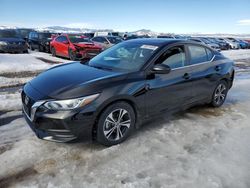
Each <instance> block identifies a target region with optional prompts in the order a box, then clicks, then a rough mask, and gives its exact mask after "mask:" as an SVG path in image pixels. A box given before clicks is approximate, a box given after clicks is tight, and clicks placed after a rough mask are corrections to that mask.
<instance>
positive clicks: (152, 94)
mask: <svg viewBox="0 0 250 188" xmlns="http://www.w3.org/2000/svg"><path fill="white" fill-rule="evenodd" d="M160 63H163V64H166V65H168V66H169V67H170V68H171V71H170V73H168V74H155V75H153V76H152V75H151V76H149V78H148V80H147V84H148V87H149V88H148V89H149V90H148V92H147V93H146V103H147V111H148V115H153V114H157V113H159V112H164V111H168V110H173V109H176V108H178V107H182V106H184V105H186V104H189V102H190V101H191V98H192V83H191V81H190V76H191V75H190V72H191V68H190V67H188V66H187V55H186V52H185V46H184V45H178V46H173V47H170V48H168V49H166V51H164V52H163V54H162V55H161V56H160V57H159V59H157V60H156V62H155V64H160Z"/></svg>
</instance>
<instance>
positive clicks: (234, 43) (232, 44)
mask: <svg viewBox="0 0 250 188" xmlns="http://www.w3.org/2000/svg"><path fill="white" fill-rule="evenodd" d="M224 40H225V41H226V42H227V43H228V44H229V45H230V48H231V49H239V48H240V45H239V43H237V42H234V41H233V40H231V39H228V38H224Z"/></svg>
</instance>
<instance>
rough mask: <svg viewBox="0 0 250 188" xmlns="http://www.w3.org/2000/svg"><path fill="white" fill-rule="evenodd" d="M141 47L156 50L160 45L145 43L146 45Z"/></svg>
mask: <svg viewBox="0 0 250 188" xmlns="http://www.w3.org/2000/svg"><path fill="white" fill-rule="evenodd" d="M141 48H143V49H148V50H153V51H154V50H156V49H157V48H158V46H153V45H146V44H144V45H142V46H141Z"/></svg>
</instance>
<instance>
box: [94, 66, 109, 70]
mask: <svg viewBox="0 0 250 188" xmlns="http://www.w3.org/2000/svg"><path fill="white" fill-rule="evenodd" d="M91 67H94V68H97V69H102V70H110V71H112V70H113V69H111V68H108V67H101V66H91Z"/></svg>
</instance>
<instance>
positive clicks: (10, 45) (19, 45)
mask: <svg viewBox="0 0 250 188" xmlns="http://www.w3.org/2000/svg"><path fill="white" fill-rule="evenodd" d="M0 52H12V53H28V45H27V43H26V42H25V40H23V39H22V38H21V36H20V35H19V33H18V32H17V30H15V29H0Z"/></svg>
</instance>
